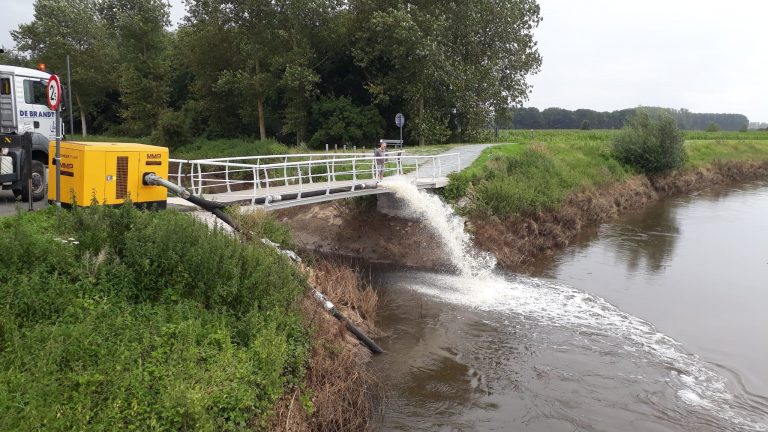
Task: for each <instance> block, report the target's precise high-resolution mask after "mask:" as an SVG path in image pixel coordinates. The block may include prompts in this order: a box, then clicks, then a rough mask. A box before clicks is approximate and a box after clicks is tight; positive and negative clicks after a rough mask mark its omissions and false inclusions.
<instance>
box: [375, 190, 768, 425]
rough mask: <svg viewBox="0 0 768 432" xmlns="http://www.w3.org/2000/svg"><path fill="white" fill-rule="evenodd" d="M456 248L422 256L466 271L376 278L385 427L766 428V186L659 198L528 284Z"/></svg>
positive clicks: (381, 272)
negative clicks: (454, 260)
mask: <svg viewBox="0 0 768 432" xmlns="http://www.w3.org/2000/svg"><path fill="white" fill-rule="evenodd" d="M409 193H410V194H413V192H401V193H400V195H401V197H404V198H406V199H410V200H414V205H417V204H415V200H416V198H417V197H415V196H413V197H411V198H408V194H409ZM418 205H423V204H418ZM437 205H438V204H435V203H432V204H427V206H428V207H429V206H432V207H431V208H430V209H426V210H425V209H421V210H418V209H417V213H421V215H422V216H423V215H426V214H432V215H433V216H434V214H437V213H440V212H439V211H437V210H436V207H434V206H437ZM430 212H432V213H430ZM448 213H449V212H445V214H446V218H447V220H448V223H447V225H446V224H445V223H444V222H440V224H443V228H440V227H439V226H436V230H440V229H448V228H446V227H451V226H454V227H455V226H456V221H455V219H454V217H453V216H451V215H449V214H448ZM452 223H453V225H451V224H452ZM440 224H438V225H440ZM454 243H455V244H453V245H452V244H451V243H450V242H448V243H446V245H445V248H447V249H451V250H450V251H446V250H435V251H425V253H441V254H445V253H448V254H449V255H451V256H461V255H462V254H463V258H461V259H463V260H469V261H471V262H472V264H471V265H469V266H467V265H466V263H464V264H461V265H457V266H456V269H455V271H449V272H445V273H438V272H426V271H414V270H392V269H378V270H376V271H375V272H374V276H375V281H376V283H377V284H378V285H379V286H380V287H381V290H380V292H381V293H382V297H383V307H382V309H381V312H380V321H379V326H380V327H381V328H382V329H383V330H384V331H385V332H386V333H387V337H385V338H383V339H382V341H381V342H382V346H383V347H384V349H385V350H387V353H386V354H384V355H382V356H379V357H377V358H376V359H375V368H376V370H377V373H378V374H379V377H380V379H381V380H382V381H383V382H384V384H385V387H386V389H387V394H386V400H385V402H384V405H383V419H382V424H381V427H380V429H381V430H384V431H414V430H422V431H459V430H466V431H471V430H478V431H494V430H498V431H542V432H556V431H750V430H754V431H768V310H767V309H768V185H765V184H756V185H752V186H750V187H746V188H741V189H733V188H730V189H719V190H712V191H708V192H705V193H701V194H698V195H696V196H691V197H686V198H681V199H674V200H667V201H663V202H659V203H657V204H656V205H653V206H651V207H649V208H647V209H645V210H643V211H641V212H638V213H633V214H629V215H626V216H624V217H622V218H620V219H618V220H616V221H614V222H612V223H609V224H605V225H603V226H602V227H601V228H600V229H599V230H597V231H596V232H593V233H587V234H585V235H584V236H583V238H581V239H579V241H577V242H575V244H574V245H573V246H571V247H569V248H568V249H567V250H565V251H564V252H562V253H560V254H559V255H557V256H555V257H552V258H547V259H543V260H541V261H539V262H537V263H536V265H535V268H534V270H533V271H532V272H531V274H529V275H517V274H510V273H504V272H501V271H498V270H496V271H490V270H487V271H483V270H479V269H480V268H482V267H483V266H487V265H489V262H490V260H489V258H488V257H487V256H482V255H479V259H473V257H478V254H477V253H476V252H474V251H472V250H471V246H467V245H466V244H464V243H463V242H462V241H459V242H454ZM457 244H458V246H457ZM456 247H458V248H460V250H458V251H457V250H456Z"/></svg>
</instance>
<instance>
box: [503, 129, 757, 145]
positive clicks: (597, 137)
mask: <svg viewBox="0 0 768 432" xmlns="http://www.w3.org/2000/svg"><path fill="white" fill-rule="evenodd" d="M618 132H619V130H618V129H594V130H576V129H542V130H502V131H499V141H501V142H527V141H531V140H533V141H537V142H544V143H546V142H550V141H553V140H554V141H562V140H564V139H572V140H578V141H582V142H583V141H607V140H610V139H611V138H613V137H614V136H615V135H616V134H617V133H618ZM683 135H684V136H685V139H686V140H738V141H742V140H768V131H747V132H737V131H724V132H704V131H683Z"/></svg>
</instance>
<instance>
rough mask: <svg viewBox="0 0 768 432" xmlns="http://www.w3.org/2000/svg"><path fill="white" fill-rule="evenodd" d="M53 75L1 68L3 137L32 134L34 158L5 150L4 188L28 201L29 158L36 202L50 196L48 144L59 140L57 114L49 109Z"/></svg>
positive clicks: (0, 174)
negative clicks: (50, 80)
mask: <svg viewBox="0 0 768 432" xmlns="http://www.w3.org/2000/svg"><path fill="white" fill-rule="evenodd" d="M49 77H50V74H48V73H46V72H42V71H38V70H35V69H28V68H22V67H16V66H4V65H0V135H21V134H24V133H26V132H31V133H32V154H26V153H27V152H25V151H24V150H23V149H21V148H8V147H2V141H0V184H1V185H2V188H3V189H4V190H8V189H10V190H12V191H13V193H14V195H16V197H22V199H27V197H28V196H29V192H30V190H29V188H30V187H29V182H27V181H24V180H23V179H26V178H28V176H27V175H26V173H25V172H24V171H25V168H24V167H25V166H28V165H27V164H26V158H32V186H31V189H32V190H31V192H32V198H33V199H34V200H35V201H39V200H41V199H43V198H45V196H46V186H47V184H46V183H47V182H46V167H47V166H48V142H49V141H50V140H54V139H56V113H55V112H54V111H51V110H50V109H49V108H48V103H47V99H46V83H47V82H48V78H49Z"/></svg>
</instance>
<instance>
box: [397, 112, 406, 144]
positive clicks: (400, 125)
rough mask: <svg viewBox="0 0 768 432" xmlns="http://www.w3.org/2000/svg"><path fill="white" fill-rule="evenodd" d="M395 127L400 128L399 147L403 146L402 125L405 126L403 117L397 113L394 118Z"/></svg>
mask: <svg viewBox="0 0 768 432" xmlns="http://www.w3.org/2000/svg"><path fill="white" fill-rule="evenodd" d="M395 125H397V127H399V128H400V146H402V145H403V125H405V116H404V115H403V114H402V113H397V115H396V116H395Z"/></svg>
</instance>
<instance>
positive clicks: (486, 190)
mask: <svg viewBox="0 0 768 432" xmlns="http://www.w3.org/2000/svg"><path fill="white" fill-rule="evenodd" d="M614 136H615V132H614V131H534V132H533V135H531V132H530V131H528V132H525V131H522V132H515V133H514V134H512V135H510V136H509V138H510V139H515V140H516V142H514V143H506V144H502V145H499V146H496V147H492V148H489V149H487V150H486V151H485V152H484V153H483V154H482V156H481V157H480V158H479V159H478V160H477V161H475V162H474V163H473V164H472V165H471V166H470V167H469V168H468V169H467V170H465V171H463V172H461V173H458V174H453V175H452V176H451V179H450V184H449V186H448V187H447V188H446V190H445V192H444V193H445V196H446V197H447V198H448V199H450V200H452V201H453V202H454V203H456V204H458V207H459V209H460V211H462V212H463V213H464V214H465V215H466V216H467V217H468V218H469V219H470V221H471V223H472V226H473V228H474V230H475V239H476V242H477V243H478V244H479V245H480V246H481V247H483V248H485V249H487V250H490V251H492V252H493V253H494V254H496V256H497V257H498V258H499V262H500V263H501V264H502V265H504V266H506V267H509V268H515V267H518V266H520V265H523V264H525V263H526V262H528V261H530V260H531V259H532V258H534V257H536V256H537V255H540V254H543V253H548V252H550V251H553V250H555V249H558V248H561V247H563V246H565V245H567V244H568V242H569V241H570V240H571V239H572V238H573V237H574V236H575V235H576V234H578V233H579V232H580V230H582V229H583V228H584V227H587V226H596V225H598V224H600V223H602V222H604V221H606V220H608V219H610V218H612V217H614V216H615V215H617V214H619V213H621V212H623V211H627V210H632V209H637V208H640V207H642V206H644V205H647V204H648V203H649V202H651V201H654V200H656V199H658V198H659V197H660V196H666V195H669V194H674V193H681V192H691V191H694V190H698V189H702V188H705V187H707V186H710V185H714V184H723V183H729V182H734V181H746V180H753V179H757V178H768V133H765V132H750V133H744V132H741V133H737V132H728V133H721V134H719V135H718V134H717V133H714V134H712V136H715V137H716V138H714V139H700V134H699V133H690V134H689V135H688V136H691V137H692V138H690V139H686V141H685V149H686V152H687V154H688V159H687V162H686V164H685V166H684V167H683V168H682V169H679V170H677V171H673V172H670V173H666V174H658V175H653V176H646V175H644V174H641V173H639V172H637V171H635V170H633V169H632V168H631V167H628V166H626V165H623V164H621V163H620V162H619V161H618V160H616V159H615V157H614V156H613V153H612V151H611V141H612V139H613V137H614ZM707 136H710V135H709V134H708V135H707ZM718 136H719V138H717V137H718ZM731 136H737V137H739V138H743V137H749V139H729V137H731Z"/></svg>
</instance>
